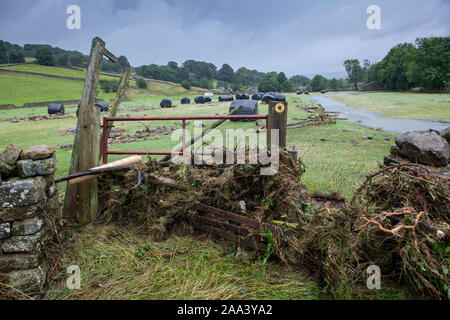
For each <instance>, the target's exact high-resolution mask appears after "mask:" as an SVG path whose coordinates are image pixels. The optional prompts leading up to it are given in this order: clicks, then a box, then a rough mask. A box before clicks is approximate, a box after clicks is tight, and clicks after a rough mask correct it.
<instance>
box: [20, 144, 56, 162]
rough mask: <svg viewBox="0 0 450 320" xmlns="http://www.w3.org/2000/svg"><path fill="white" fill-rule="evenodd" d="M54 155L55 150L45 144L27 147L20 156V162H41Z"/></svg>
mask: <svg viewBox="0 0 450 320" xmlns="http://www.w3.org/2000/svg"><path fill="white" fill-rule="evenodd" d="M54 153H55V148H54V147H52V146H48V145H46V144H40V145H37V146H32V147H29V148H28V149H25V150H23V151H22V153H21V154H20V160H42V159H48V158H51V157H52V156H53V154H54Z"/></svg>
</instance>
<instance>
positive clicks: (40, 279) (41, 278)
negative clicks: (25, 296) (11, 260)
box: [5, 265, 46, 293]
mask: <svg viewBox="0 0 450 320" xmlns="http://www.w3.org/2000/svg"><path fill="white" fill-rule="evenodd" d="M44 270H45V268H44V266H42V265H41V266H39V267H37V268H34V269H28V270H17V271H12V272H10V273H8V274H6V276H5V280H6V281H5V282H6V283H7V284H8V285H9V286H11V287H13V288H17V289H18V290H21V291H23V289H25V292H26V293H38V292H40V291H41V290H42V287H43V286H44V282H45V278H46V272H45V271H44ZM11 293H14V291H13V290H12V291H11Z"/></svg>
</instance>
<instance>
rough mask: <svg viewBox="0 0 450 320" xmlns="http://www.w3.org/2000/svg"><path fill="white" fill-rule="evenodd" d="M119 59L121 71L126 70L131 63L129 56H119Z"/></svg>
mask: <svg viewBox="0 0 450 320" xmlns="http://www.w3.org/2000/svg"><path fill="white" fill-rule="evenodd" d="M117 59H118V60H119V64H120V66H121V67H122V68H121V69H122V70H121V71H124V70H125V69H126V68H127V67H128V66H129V65H130V63H129V62H128V59H127V57H125V56H120V57H119V58H117Z"/></svg>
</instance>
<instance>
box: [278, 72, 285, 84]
mask: <svg viewBox="0 0 450 320" xmlns="http://www.w3.org/2000/svg"><path fill="white" fill-rule="evenodd" d="M277 80H278V83H280V84H282V83H284V82H285V81H287V78H286V75H285V74H284V72H280V73H279V74H278V75H277Z"/></svg>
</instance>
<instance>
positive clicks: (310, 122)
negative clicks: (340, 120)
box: [287, 104, 336, 129]
mask: <svg viewBox="0 0 450 320" xmlns="http://www.w3.org/2000/svg"><path fill="white" fill-rule="evenodd" d="M297 108H299V109H301V110H303V111H306V112H309V113H312V114H311V115H309V116H308V117H307V118H305V119H298V120H302V121H299V122H293V123H288V124H287V127H288V128H289V129H294V128H303V127H309V126H317V125H321V124H335V123H336V115H335V114H330V113H328V112H327V111H325V109H324V107H322V106H321V105H320V104H319V105H318V106H314V107H308V106H300V105H298V106H297Z"/></svg>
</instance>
